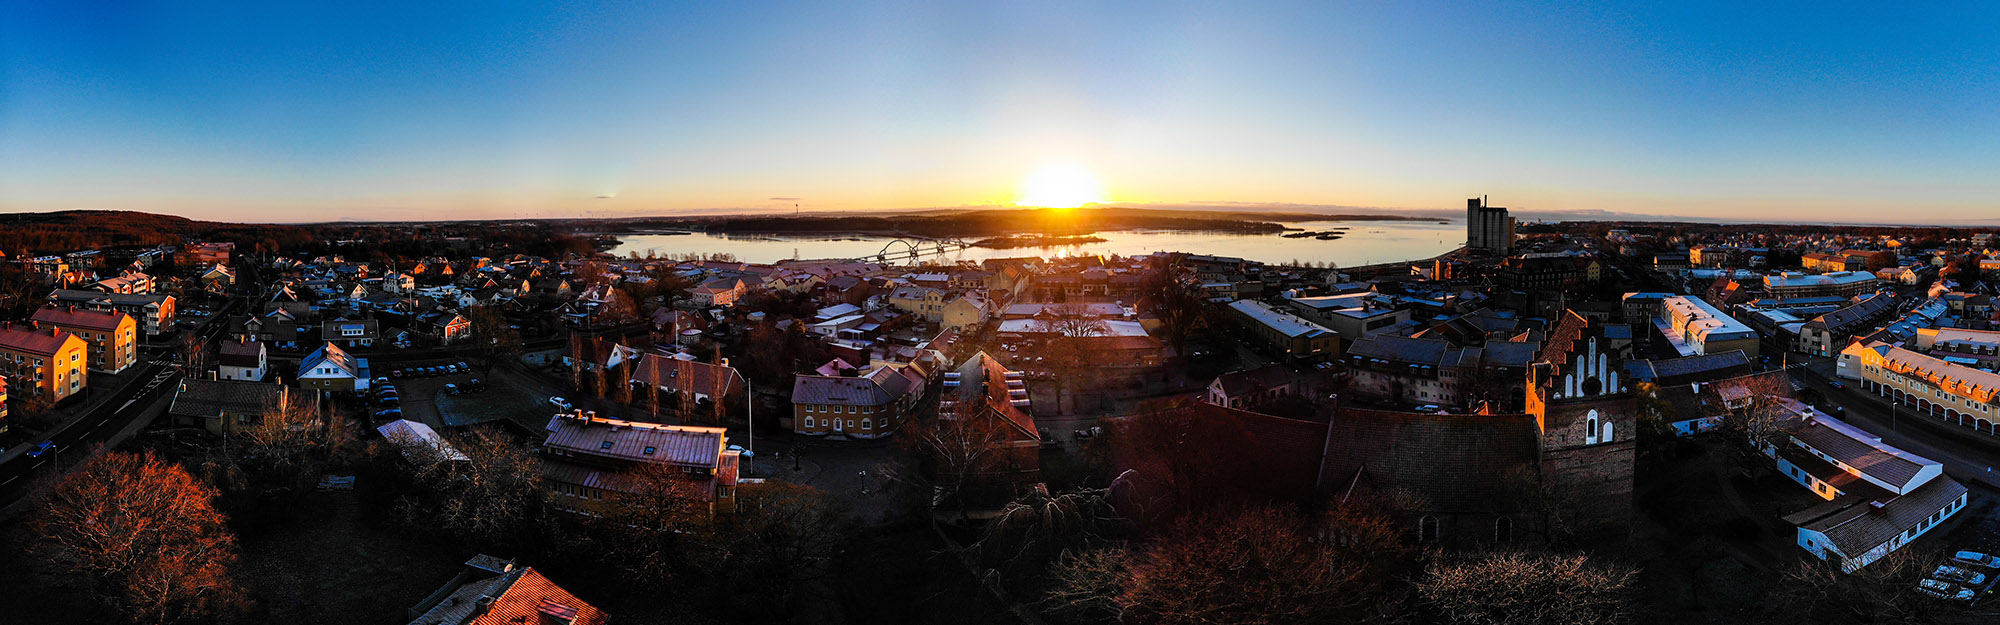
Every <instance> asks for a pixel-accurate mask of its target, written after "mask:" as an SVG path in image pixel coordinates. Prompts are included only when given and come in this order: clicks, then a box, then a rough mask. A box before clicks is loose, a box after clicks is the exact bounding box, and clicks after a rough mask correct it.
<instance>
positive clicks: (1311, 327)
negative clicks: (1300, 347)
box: [1229, 299, 1333, 338]
mask: <svg viewBox="0 0 2000 625" xmlns="http://www.w3.org/2000/svg"><path fill="white" fill-rule="evenodd" d="M1229 307H1230V308H1233V309H1235V310H1236V312H1238V313H1241V314H1243V315H1244V316H1246V317H1249V318H1250V319H1252V320H1254V321H1256V322H1257V323H1259V324H1261V325H1263V326H1264V327H1267V328H1270V329H1272V330H1275V331H1277V332H1278V333H1279V334H1283V335H1285V336H1288V337H1292V338H1299V337H1307V338H1312V337H1318V336H1324V335H1327V334H1333V330H1329V329H1327V328H1326V326H1322V325H1320V324H1317V323H1313V322H1311V321H1307V320H1306V319H1305V318H1304V317H1300V316H1298V315H1294V314H1291V313H1287V312H1284V311H1280V310H1278V309H1275V308H1272V307H1271V305H1270V304H1266V303H1263V302H1260V301H1257V300H1252V299H1240V300H1236V301H1234V302H1230V303H1229Z"/></svg>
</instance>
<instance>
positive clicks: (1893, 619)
mask: <svg viewBox="0 0 2000 625" xmlns="http://www.w3.org/2000/svg"><path fill="white" fill-rule="evenodd" d="M1945 563H1947V558H1946V557H1945V554H1944V553H1943V552H1937V551H1923V550H1914V549H1909V548H1905V549H1901V550H1898V551H1893V552H1890V553H1889V554H1888V555H1886V556H1882V557H1881V558H1880V559H1878V560H1876V561H1874V562H1872V563H1869V564H1868V566H1864V567H1861V568H1859V569H1855V570H1854V571H1852V572H1842V571H1841V570H1840V567H1839V566H1838V565H1837V564H1834V563H1831V562H1821V561H1819V560H1812V559H1803V558H1802V559H1800V560H1799V561H1798V562H1797V563H1795V564H1793V565H1791V566H1788V567H1786V568H1784V569H1783V570H1781V571H1780V577H1779V579H1778V580H1777V582H1776V584H1775V586H1774V590H1773V591H1772V592H1771V594H1770V595H1769V596H1767V602H1766V606H1767V607H1768V609H1769V613H1768V614H1767V616H1768V617H1770V618H1772V619H1773V620H1775V621H1776V622H1779V623H1909V624H1912V625H1921V624H1925V623H1968V622H1979V621H1978V620H1977V619H1972V618H1971V617H1972V616H1973V613H1974V612H1975V610H1974V609H1973V608H1972V607H1971V606H1969V605H1967V604H1966V603H1965V602H1961V601H1957V600H1955V599H1945V598H1939V597H1935V596H1931V595H1927V594H1924V593H1923V592H1922V591H1920V590H1918V586H1917V584H1918V582H1920V581H1922V580H1923V579H1924V578H1925V577H1927V576H1928V575H1929V574H1930V573H1931V571H1933V570H1935V569H1936V567H1937V566H1938V565H1940V564H1945ZM1985 616H1987V617H1989V618H1990V617H1991V616H1992V614H1991V613H1990V612H1989V613H1988V614H1986V615H1985Z"/></svg>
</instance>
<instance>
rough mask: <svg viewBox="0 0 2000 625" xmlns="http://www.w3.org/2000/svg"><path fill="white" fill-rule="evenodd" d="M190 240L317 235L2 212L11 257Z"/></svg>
mask: <svg viewBox="0 0 2000 625" xmlns="http://www.w3.org/2000/svg"><path fill="white" fill-rule="evenodd" d="M188 239H197V240H203V241H234V242H236V243H238V244H239V245H243V246H246V247H248V246H254V245H255V244H257V243H260V242H265V241H270V242H275V243H278V244H281V245H283V244H296V243H303V242H305V241H308V240H310V239H311V234H310V233H309V232H308V231H306V230H305V229H303V228H300V227H297V226H285V225H275V224H231V223H220V222H213V221H195V220H192V219H188V218H186V217H176V216H173V215H158V214H154V213H141V212H137V211H108V210H74V211H56V212H51V213H14V214H0V252H6V253H7V255H9V256H20V255H23V254H47V253H60V252H69V251H75V250H84V249H94V248H104V247H122V246H128V245H159V244H163V243H167V244H179V243H181V242H183V241H185V240H188Z"/></svg>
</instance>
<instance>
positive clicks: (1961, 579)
mask: <svg viewBox="0 0 2000 625" xmlns="http://www.w3.org/2000/svg"><path fill="white" fill-rule="evenodd" d="M1931 577H1933V578H1937V579H1941V580H1945V581H1949V582H1958V583H1960V584H1965V585H1967V586H1978V585H1980V584H1984V583H1986V574H1984V573H1974V572H1972V571H1967V570H1965V569H1961V568H1958V567H1955V566H1952V565H1949V564H1940V565H1938V567H1937V570H1935V571H1931Z"/></svg>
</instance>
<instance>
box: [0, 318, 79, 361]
mask: <svg viewBox="0 0 2000 625" xmlns="http://www.w3.org/2000/svg"><path fill="white" fill-rule="evenodd" d="M70 341H76V342H77V343H78V344H81V343H83V339H80V338H77V336H76V335H74V334H70V333H68V332H64V331H62V329H61V328H37V327H34V326H30V325H19V324H12V323H9V324H4V325H0V349H10V350H14V351H17V352H24V353H29V354H40V355H43V356H55V355H56V354H57V353H58V352H61V351H62V350H64V349H67V348H68V347H69V342H70Z"/></svg>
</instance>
